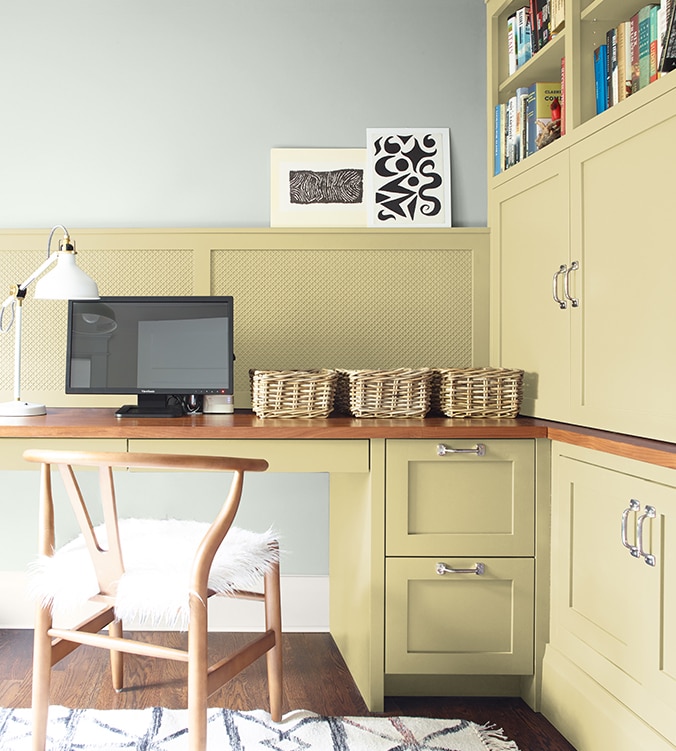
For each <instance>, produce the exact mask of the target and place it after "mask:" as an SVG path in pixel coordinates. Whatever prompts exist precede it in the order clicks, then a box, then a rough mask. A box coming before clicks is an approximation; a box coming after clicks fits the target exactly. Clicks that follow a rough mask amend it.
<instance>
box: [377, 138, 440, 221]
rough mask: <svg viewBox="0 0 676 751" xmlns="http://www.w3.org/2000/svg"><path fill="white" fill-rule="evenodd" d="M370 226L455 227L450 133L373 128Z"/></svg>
mask: <svg viewBox="0 0 676 751" xmlns="http://www.w3.org/2000/svg"><path fill="white" fill-rule="evenodd" d="M366 144H367V146H366V151H367V170H368V174H367V205H368V226H369V227H450V226H452V218H451V150H450V131H449V129H448V128H368V129H367V131H366Z"/></svg>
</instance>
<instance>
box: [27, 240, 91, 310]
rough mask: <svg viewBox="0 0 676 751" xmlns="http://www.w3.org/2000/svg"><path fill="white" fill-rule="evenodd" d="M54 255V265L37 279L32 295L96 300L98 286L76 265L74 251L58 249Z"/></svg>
mask: <svg viewBox="0 0 676 751" xmlns="http://www.w3.org/2000/svg"><path fill="white" fill-rule="evenodd" d="M56 255H57V261H56V266H55V267H54V268H53V269H52V270H51V271H49V272H48V273H47V274H45V275H44V276H43V277H42V279H39V280H38V282H37V283H36V285H35V295H34V296H35V297H36V298H40V299H43V300H70V299H76V300H97V299H98V298H99V288H98V287H97V286H96V282H95V281H94V280H93V279H92V278H91V277H90V276H88V275H87V274H85V272H84V271H82V270H81V269H79V268H78V267H77V264H76V263H75V253H74V252H72V251H62V250H59V251H58V252H57V254H56Z"/></svg>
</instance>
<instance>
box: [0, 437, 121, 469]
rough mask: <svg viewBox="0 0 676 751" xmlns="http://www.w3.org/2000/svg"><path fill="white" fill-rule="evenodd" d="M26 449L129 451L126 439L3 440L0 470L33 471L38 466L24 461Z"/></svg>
mask: <svg viewBox="0 0 676 751" xmlns="http://www.w3.org/2000/svg"><path fill="white" fill-rule="evenodd" d="M26 449H66V450H72V451H122V452H125V451H126V450H127V440H126V439H125V438H3V439H2V452H1V453H0V469H32V470H37V469H38V466H39V465H37V464H34V463H29V462H26V461H24V460H23V458H22V454H23V452H24V451H25V450H26Z"/></svg>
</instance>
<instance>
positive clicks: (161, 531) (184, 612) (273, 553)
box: [30, 519, 278, 630]
mask: <svg viewBox="0 0 676 751" xmlns="http://www.w3.org/2000/svg"><path fill="white" fill-rule="evenodd" d="M119 527H120V540H121V545H122V558H123V561H124V567H125V573H124V574H123V575H122V577H121V578H120V581H119V582H118V589H117V602H116V605H115V614H116V616H117V618H119V619H121V620H122V621H123V622H124V621H125V620H129V619H133V620H135V621H139V622H140V624H141V625H143V626H147V627H150V628H157V627H160V626H168V627H169V628H175V629H181V630H185V629H186V628H187V626H188V620H189V615H190V609H189V604H188V602H189V601H188V595H189V588H190V573H191V568H192V562H193V558H194V556H195V552H196V550H197V547H198V546H199V543H200V542H201V541H202V538H203V537H204V535H205V534H206V531H207V530H208V528H209V524H208V523H206V522H196V521H182V520H176V519H161V520H155V519H120V522H119ZM96 533H97V539H98V540H99V545H100V546H101V547H102V548H104V549H105V548H106V547H107V539H106V534H105V527H103V526H100V527H97V528H96ZM275 540H276V536H275V534H274V533H273V532H272V531H271V530H268V531H267V532H264V533H256V532H249V531H247V530H244V529H240V528H239V527H231V528H230V530H229V531H228V534H227V535H226V537H225V540H224V541H223V543H222V544H221V546H220V548H219V549H218V551H217V553H216V556H215V558H214V562H213V565H212V567H211V572H210V575H209V584H208V586H209V589H212V590H214V591H216V592H219V593H222V594H228V593H230V592H232V591H233V590H236V589H244V590H253V589H255V588H256V586H257V585H259V583H260V579H261V577H262V575H263V574H264V573H265V572H266V571H267V570H268V569H269V568H270V566H271V565H272V564H273V562H274V561H275V559H276V558H277V555H278V553H277V550H276V548H275V547H271V543H272V542H274V541H275ZM30 580H31V590H32V594H33V596H34V597H35V598H36V599H37V600H38V601H40V602H42V603H43V604H45V605H49V606H51V608H52V611H53V612H54V613H67V612H68V611H69V610H73V609H74V608H77V607H79V606H81V605H82V604H83V603H84V602H86V601H87V600H88V599H89V598H90V597H93V596H94V595H96V594H98V591H99V587H98V584H97V581H96V576H95V574H94V566H93V564H92V562H91V559H90V557H89V553H88V552H87V548H86V545H85V542H84V539H83V538H82V535H80V536H78V537H77V538H76V539H75V540H73V541H72V542H69V543H68V544H67V545H64V546H63V547H62V548H60V549H59V550H57V551H56V553H55V554H54V556H51V557H50V556H40V557H39V558H38V559H37V560H36V561H35V562H34V563H33V564H32V565H31V567H30Z"/></svg>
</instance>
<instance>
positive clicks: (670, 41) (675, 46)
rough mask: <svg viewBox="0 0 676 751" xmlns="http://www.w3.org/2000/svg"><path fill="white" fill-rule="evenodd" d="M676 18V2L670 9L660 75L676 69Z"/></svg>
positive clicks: (660, 63)
mask: <svg viewBox="0 0 676 751" xmlns="http://www.w3.org/2000/svg"><path fill="white" fill-rule="evenodd" d="M674 16H676V2H672V3H671V8H670V9H669V19H668V21H667V28H666V31H665V34H664V42H663V44H662V54H661V56H660V61H659V65H658V67H659V72H660V73H668V72H669V71H671V70H674V69H676V20H674Z"/></svg>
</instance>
